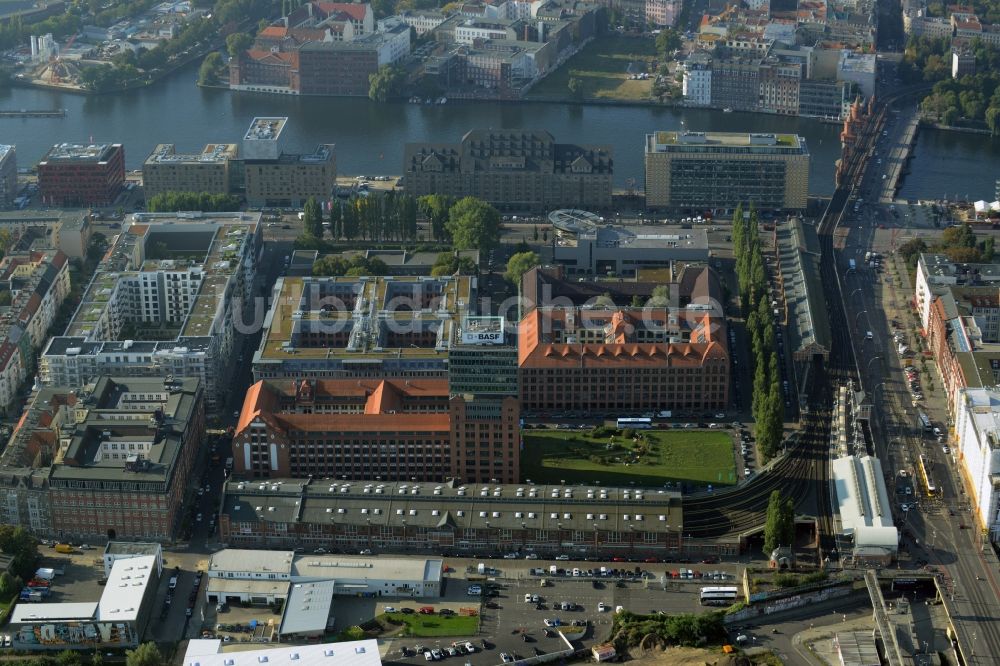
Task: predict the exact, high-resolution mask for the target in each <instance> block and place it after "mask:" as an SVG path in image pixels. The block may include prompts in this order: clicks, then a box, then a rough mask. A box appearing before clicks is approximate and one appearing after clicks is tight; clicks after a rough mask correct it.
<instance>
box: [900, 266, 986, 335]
mask: <svg viewBox="0 0 1000 666" xmlns="http://www.w3.org/2000/svg"><path fill="white" fill-rule="evenodd" d="M954 286H960V287H993V286H996V287H997V288H1000V263H990V264H970V263H958V262H954V261H951V260H950V259H949V258H948V257H947V256H946V255H943V254H929V253H928V254H921V255H920V258H919V259H918V260H917V277H916V279H915V283H914V288H913V298H914V302H915V303H916V307H917V314H918V315H919V317H920V325H921V327H922V328H923V329H924V330H925V331H926V330H928V327H929V325H930V315H931V305H932V304H933V303H934V299H935V298H937V296H939V295H941V294H943V293H945V292H947V291H948V290H949V289H950V288H951V287H954Z"/></svg>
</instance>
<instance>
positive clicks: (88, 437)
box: [0, 377, 205, 541]
mask: <svg viewBox="0 0 1000 666" xmlns="http://www.w3.org/2000/svg"><path fill="white" fill-rule="evenodd" d="M204 432H205V414H204V404H203V395H202V391H201V387H200V385H199V382H198V380H197V379H187V380H184V381H173V382H170V383H167V382H165V381H164V380H162V379H154V378H114V377H100V378H98V380H97V381H96V382H95V383H93V384H88V385H86V386H79V387H43V388H41V389H40V390H39V391H38V392H37V393H36V395H35V397H34V398H33V400H32V402H31V404H30V405H29V406H28V409H27V412H26V414H25V416H24V418H23V419H22V420H21V421H20V422H19V423H18V425H17V427H16V429H15V430H14V434H13V435H12V436H11V439H10V442H9V443H8V445H7V449H6V450H5V451H4V453H3V456H2V457H0V487H2V488H4V490H5V494H6V497H7V501H6V502H5V503H4V505H3V507H2V509H0V511H2V516H3V520H4V522H5V524H8V525H22V526H24V527H25V528H28V529H30V530H31V531H32V532H33V533H35V534H38V535H39V536H49V537H53V538H58V539H60V540H69V539H73V540H91V539H108V538H110V539H112V540H113V539H115V538H128V539H147V540H154V541H167V540H170V539H172V538H174V536H175V535H176V534H177V531H178V528H179V527H180V519H181V505H182V503H183V500H184V495H185V490H186V484H187V482H188V478H189V474H190V471H191V467H192V465H193V464H194V460H195V458H196V457H197V454H198V447H199V446H200V445H201V441H202V438H203V436H204Z"/></svg>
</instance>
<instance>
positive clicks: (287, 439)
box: [233, 379, 520, 483]
mask: <svg viewBox="0 0 1000 666" xmlns="http://www.w3.org/2000/svg"><path fill="white" fill-rule="evenodd" d="M519 418H520V413H519V409H518V405H517V400H516V399H515V398H513V397H509V398H505V399H502V400H498V399H473V398H471V397H470V398H466V397H464V396H455V397H450V396H449V393H448V381H447V380H446V379H412V380H402V379H399V380H364V379H363V380H319V381H311V380H302V381H262V382H258V383H256V384H254V385H253V386H252V387H251V388H250V390H249V391H248V392H247V397H246V400H245V401H244V403H243V410H242V412H241V413H240V418H239V422H238V424H237V427H236V433H235V435H234V437H233V461H234V467H233V474H234V475H235V476H238V477H248V478H267V477H296V478H303V477H308V476H310V475H311V476H320V477H327V476H328V477H331V478H342V477H347V478H351V479H381V480H411V479H414V478H416V479H418V480H421V481H443V480H444V479H446V478H453V477H457V478H461V479H465V480H467V481H490V480H491V479H497V480H499V482H502V483H514V482H516V481H517V480H518V476H519V474H520V469H519V465H518V460H519V438H518V428H519Z"/></svg>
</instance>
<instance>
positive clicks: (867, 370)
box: [865, 356, 885, 394]
mask: <svg viewBox="0 0 1000 666" xmlns="http://www.w3.org/2000/svg"><path fill="white" fill-rule="evenodd" d="M881 360H882V357H881V356H873V357H871V358H870V359H868V367H866V368H865V374H866V375H870V374H871V373H872V362H873V361H881ZM884 383H885V382H883V384H884ZM872 393H873V394H874V393H875V391H872Z"/></svg>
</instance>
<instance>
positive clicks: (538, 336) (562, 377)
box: [518, 304, 730, 414]
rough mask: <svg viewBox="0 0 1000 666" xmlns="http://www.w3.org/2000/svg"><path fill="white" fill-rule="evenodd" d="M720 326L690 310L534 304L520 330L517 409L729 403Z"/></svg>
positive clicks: (706, 407) (706, 313)
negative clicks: (518, 403) (518, 402)
mask: <svg viewBox="0 0 1000 666" xmlns="http://www.w3.org/2000/svg"><path fill="white" fill-rule="evenodd" d="M729 365H730V364H729V350H728V348H727V346H726V335H725V321H724V319H723V318H722V317H721V316H719V315H718V314H717V313H715V312H714V310H713V309H712V307H711V306H710V305H708V304H705V305H702V304H692V305H690V306H688V307H687V308H683V309H681V308H678V309H667V308H630V309H621V308H614V307H611V308H577V307H551V306H544V307H536V308H535V309H534V310H532V311H531V312H529V313H528V314H526V315H525V316H524V318H523V319H522V320H521V323H520V325H519V327H518V379H519V383H520V395H521V407H522V409H524V410H532V411H545V410H551V409H568V410H576V411H582V412H608V411H611V412H619V413H623V414H628V413H635V411H636V410H639V411H649V410H660V409H669V410H677V411H678V412H681V413H698V414H700V413H702V412H704V411H711V410H717V409H725V408H726V406H727V405H728V401H729V372H730V369H729Z"/></svg>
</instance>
